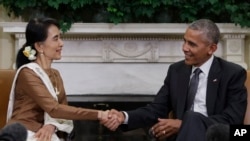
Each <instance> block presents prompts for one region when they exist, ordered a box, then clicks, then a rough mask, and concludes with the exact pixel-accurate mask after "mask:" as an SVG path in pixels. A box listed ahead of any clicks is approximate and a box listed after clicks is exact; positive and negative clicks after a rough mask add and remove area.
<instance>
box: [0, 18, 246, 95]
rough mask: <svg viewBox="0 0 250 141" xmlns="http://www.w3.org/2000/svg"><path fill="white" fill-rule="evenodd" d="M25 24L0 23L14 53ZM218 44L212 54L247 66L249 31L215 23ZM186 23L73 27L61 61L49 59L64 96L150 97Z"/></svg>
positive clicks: (176, 56) (174, 56)
mask: <svg viewBox="0 0 250 141" xmlns="http://www.w3.org/2000/svg"><path fill="white" fill-rule="evenodd" d="M26 24H27V23H24V22H2V23H1V22H0V26H1V27H2V28H3V32H5V33H9V34H12V35H13V36H14V37H15V47H14V48H15V51H16V52H17V51H18V49H19V48H20V47H21V46H22V45H23V44H24V42H25V37H24V31H25V27H26ZM218 27H219V28H220V31H221V40H220V43H219V47H218V50H217V52H216V54H215V55H216V56H219V57H222V58H225V59H226V60H229V61H232V62H235V63H237V64H240V65H242V66H243V67H244V68H247V64H246V62H245V61H244V50H245V49H244V48H245V42H246V41H245V40H246V37H248V36H250V29H248V28H240V27H239V26H235V25H234V24H218ZM186 28H187V24H118V25H114V24H107V23H76V24H73V25H72V27H71V29H70V30H69V31H68V32H67V33H66V34H64V35H63V40H64V47H63V53H62V59H61V60H60V61H55V63H54V67H55V68H57V69H59V70H60V72H61V74H62V76H63V79H64V83H65V88H66V92H67V93H68V94H69V95H70V94H149V95H151V94H155V93H156V92H157V91H158V90H159V88H160V86H161V85H162V83H163V80H164V78H165V76H166V73H167V69H168V66H169V65H170V64H171V63H173V62H176V61H179V60H181V59H183V53H182V49H181V46H182V42H183V37H182V36H183V34H184V32H185V30H186Z"/></svg>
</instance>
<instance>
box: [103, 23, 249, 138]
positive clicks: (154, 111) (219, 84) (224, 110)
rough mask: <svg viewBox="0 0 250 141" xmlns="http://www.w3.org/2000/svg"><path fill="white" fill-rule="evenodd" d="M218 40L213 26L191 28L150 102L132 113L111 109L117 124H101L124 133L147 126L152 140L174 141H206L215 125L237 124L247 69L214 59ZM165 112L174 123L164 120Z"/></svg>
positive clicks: (241, 114)
mask: <svg viewBox="0 0 250 141" xmlns="http://www.w3.org/2000/svg"><path fill="white" fill-rule="evenodd" d="M219 39H220V32H219V29H218V27H217V26H216V24H215V23H213V22H212V21H210V20H207V19H201V20H197V21H195V22H193V23H191V24H190V25H189V26H188V28H187V30H186V32H185V34H184V43H183V46H182V50H183V52H184V54H185V59H184V60H183V61H180V62H176V63H174V64H172V65H171V66H170V67H169V70H168V74H167V77H166V79H165V81H164V85H163V86H162V87H161V89H160V90H159V92H158V94H157V95H156V97H155V99H154V101H153V102H152V103H151V104H149V105H147V106H145V107H141V108H138V109H136V110H132V111H126V112H118V111H116V110H114V109H113V110H112V111H111V112H112V113H113V114H114V115H117V116H118V117H119V123H117V124H112V123H110V122H109V121H106V122H103V124H104V125H105V126H107V127H108V128H109V129H111V130H115V129H116V128H117V126H118V125H119V124H122V126H121V127H122V129H123V130H132V129H135V128H141V127H146V126H152V128H151V132H152V134H153V136H155V137H156V138H157V139H160V140H162V139H165V138H168V139H169V138H171V139H172V140H176V141H205V138H206V130H207V128H208V127H209V126H210V125H213V124H215V123H223V124H242V123H243V119H244V115H245V110H246V105H247V91H246V88H245V86H244V82H245V80H246V70H245V69H244V68H242V67H241V66H239V65H237V64H233V63H230V62H227V61H225V60H223V59H221V58H218V57H216V56H214V52H215V51H216V50H217V44H218V42H219ZM197 68H198V69H197ZM196 69H197V70H198V71H197V70H196ZM194 73H195V74H194ZM193 76H194V77H193ZM191 91H192V92H191ZM170 112H172V114H173V118H171V119H168V116H167V115H168V113H170Z"/></svg>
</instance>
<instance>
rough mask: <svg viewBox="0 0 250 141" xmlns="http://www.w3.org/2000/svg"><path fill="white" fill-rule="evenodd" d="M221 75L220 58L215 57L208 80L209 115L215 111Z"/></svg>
mask: <svg viewBox="0 0 250 141" xmlns="http://www.w3.org/2000/svg"><path fill="white" fill-rule="evenodd" d="M221 75H222V74H221V67H220V65H219V62H218V59H217V58H216V57H215V58H214V61H213V63H212V66H211V68H210V71H209V74H208V80H207V94H206V105H207V114H208V115H211V114H213V112H214V108H215V102H216V97H217V95H218V86H219V83H220V80H221V79H220V78H221Z"/></svg>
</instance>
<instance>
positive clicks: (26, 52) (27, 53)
mask: <svg viewBox="0 0 250 141" xmlns="http://www.w3.org/2000/svg"><path fill="white" fill-rule="evenodd" d="M23 54H24V55H25V56H26V57H28V59H29V60H31V61H32V60H35V59H36V56H35V55H36V50H34V49H32V48H31V47H30V46H27V47H25V48H24V50H23Z"/></svg>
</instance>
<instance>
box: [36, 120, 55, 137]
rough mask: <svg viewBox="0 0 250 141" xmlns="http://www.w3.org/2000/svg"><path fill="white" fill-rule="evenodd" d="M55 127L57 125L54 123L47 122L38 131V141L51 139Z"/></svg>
mask: <svg viewBox="0 0 250 141" xmlns="http://www.w3.org/2000/svg"><path fill="white" fill-rule="evenodd" d="M55 129H56V127H55V126H54V125H52V124H46V125H44V126H43V127H42V128H40V129H39V130H38V131H37V132H36V134H35V138H37V141H51V137H52V135H53V134H54V133H55Z"/></svg>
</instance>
